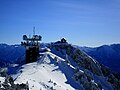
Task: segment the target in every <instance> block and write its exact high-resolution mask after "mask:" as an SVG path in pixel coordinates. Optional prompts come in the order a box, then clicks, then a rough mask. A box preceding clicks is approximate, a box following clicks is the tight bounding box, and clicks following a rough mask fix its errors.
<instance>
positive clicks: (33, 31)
mask: <svg viewBox="0 0 120 90" xmlns="http://www.w3.org/2000/svg"><path fill="white" fill-rule="evenodd" d="M33 35H35V27H33Z"/></svg>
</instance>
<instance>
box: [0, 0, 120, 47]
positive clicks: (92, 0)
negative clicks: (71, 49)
mask: <svg viewBox="0 0 120 90" xmlns="http://www.w3.org/2000/svg"><path fill="white" fill-rule="evenodd" d="M33 26H35V27H36V33H37V34H40V35H41V36H42V37H43V38H42V42H53V41H57V40H59V39H61V38H62V37H65V38H66V39H67V40H68V42H69V43H72V44H76V45H80V46H99V45H103V44H112V43H120V0H0V43H8V44H16V43H17V44H18V43H20V42H21V40H22V35H23V34H26V35H32V32H33V31H32V29H33Z"/></svg>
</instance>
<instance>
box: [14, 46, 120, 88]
mask: <svg viewBox="0 0 120 90" xmlns="http://www.w3.org/2000/svg"><path fill="white" fill-rule="evenodd" d="M47 47H48V48H46V50H45V52H44V53H40V54H41V57H40V58H39V60H38V61H37V62H33V63H29V64H26V65H23V66H22V67H21V68H20V69H19V71H18V72H17V74H14V75H12V77H13V78H14V80H15V84H17V83H18V84H21V83H27V85H29V89H30V90H120V89H119V87H120V80H119V78H116V75H115V74H113V73H112V72H111V71H110V70H109V69H108V68H106V67H105V66H103V65H101V64H99V62H97V61H96V60H95V59H93V58H91V57H90V56H88V55H87V54H86V53H84V52H83V51H81V50H79V49H78V48H75V47H73V46H72V45H70V44H51V45H48V46H47Z"/></svg>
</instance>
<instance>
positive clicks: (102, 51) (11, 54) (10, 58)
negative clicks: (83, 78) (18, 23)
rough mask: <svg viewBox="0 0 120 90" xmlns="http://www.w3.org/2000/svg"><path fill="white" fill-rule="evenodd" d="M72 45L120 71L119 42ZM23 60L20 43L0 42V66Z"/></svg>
mask: <svg viewBox="0 0 120 90" xmlns="http://www.w3.org/2000/svg"><path fill="white" fill-rule="evenodd" d="M42 45H44V44H42ZM45 45H47V44H45ZM74 47H77V48H80V50H82V51H84V52H86V53H87V54H88V55H90V56H91V57H93V58H94V59H96V60H97V61H98V62H100V63H102V64H104V65H105V66H108V67H109V68H110V69H111V70H113V71H116V72H119V73H120V44H112V45H103V46H100V47H95V48H91V47H80V46H74ZM24 60H25V48H24V47H22V46H20V45H7V44H0V66H7V65H8V64H11V63H20V62H23V61H24Z"/></svg>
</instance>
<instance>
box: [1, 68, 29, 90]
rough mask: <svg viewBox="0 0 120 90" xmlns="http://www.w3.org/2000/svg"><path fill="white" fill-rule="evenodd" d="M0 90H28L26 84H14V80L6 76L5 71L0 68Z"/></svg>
mask: <svg viewBox="0 0 120 90" xmlns="http://www.w3.org/2000/svg"><path fill="white" fill-rule="evenodd" d="M0 77H1V78H3V81H1V80H0V90H29V87H28V83H26V84H23V83H22V84H14V80H13V78H12V77H11V76H9V75H7V73H6V69H3V68H0Z"/></svg>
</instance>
